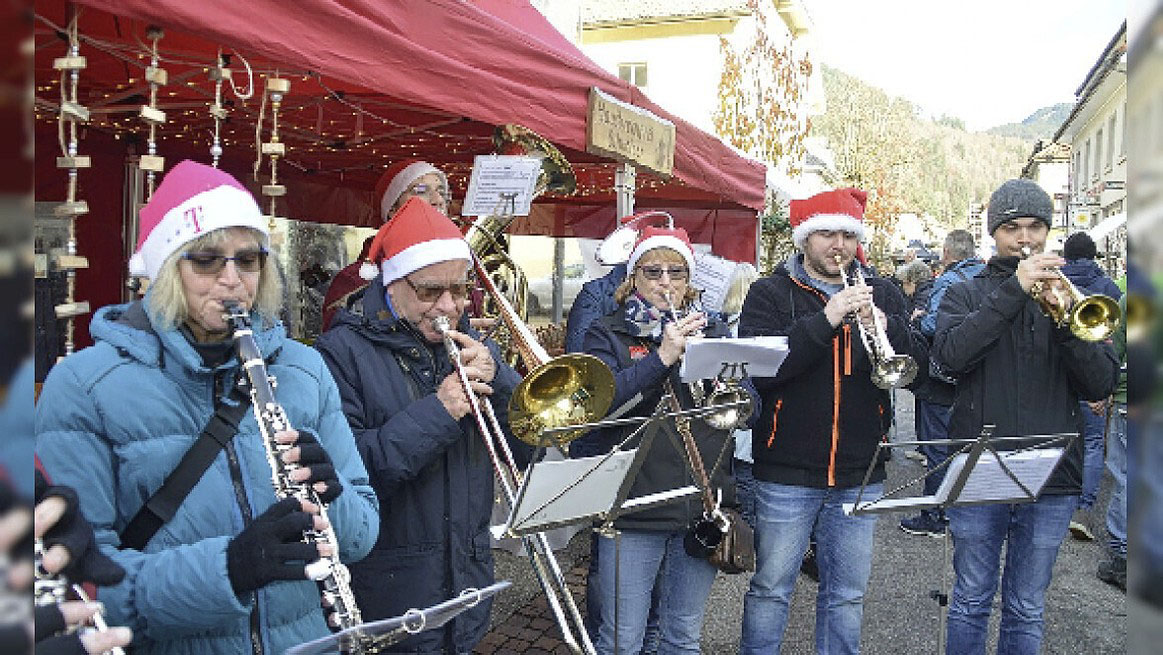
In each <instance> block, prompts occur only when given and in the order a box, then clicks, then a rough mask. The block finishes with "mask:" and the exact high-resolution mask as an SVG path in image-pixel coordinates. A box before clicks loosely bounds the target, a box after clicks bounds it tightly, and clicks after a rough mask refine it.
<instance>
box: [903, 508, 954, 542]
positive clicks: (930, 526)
mask: <svg viewBox="0 0 1163 655" xmlns="http://www.w3.org/2000/svg"><path fill="white" fill-rule="evenodd" d="M901 530H904V531H905V532H907V533H909V534H915V535H917V536H921V537H933V538H935V539H940V538H941V537H944V536H945V522H944V521H942V520H941V518H940V517H938V516H935V515H933V514H930V513H929V512H921V513H920V514H918V515H917V516H914V517H913V518H911V519H901Z"/></svg>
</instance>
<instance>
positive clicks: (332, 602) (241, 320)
mask: <svg viewBox="0 0 1163 655" xmlns="http://www.w3.org/2000/svg"><path fill="white" fill-rule="evenodd" d="M223 309H225V310H226V311H225V313H224V314H223V317H224V318H225V319H226V322H227V324H228V325H230V328H231V331H232V338H233V339H234V344H235V347H236V348H237V350H238V358H239V360H240V361H241V362H242V368H243V370H244V371H245V372H246V381H247V382H248V383H249V386H250V399H251V404H252V406H253V409H254V417H255V420H256V421H257V422H258V429H259V434H261V435H262V441H263V449H264V450H265V451H266V456H267V463H268V464H269V465H270V467H271V481H272V482H273V483H274V487H275V495H276V496H278V497H279V498H280V499H283V498H290V497H295V498H299V499H301V500H306V501H307V502H309V503H311V504H313V505H316V506H318V507H319V515H320V516H321V517H322V518H323V520H324V521H326V522H327V528H326V529H324V530H307V531H306V532H304V533H303V541H304V542H305V543H308V544H312V545H319V544H328V545H330V546H331V553H332V554H331V555H330V556H327V557H321V558H320V559H318V560H316V561H314V562H311V563H310V564H308V565H307V577H308V578H310V579H311V580H314V581H315V583H316V584H318V585H319V592H320V594H321V596H322V598H323V604H324V606H325V607H326V608H328V609H329V610H330V611H331V612H332V616H333V617H334V619H335V621H336V625H329V627H330V628H332V629H333V630H341V631H342V630H347V629H349V628H355V627H358V626H359V625H361V624H362V623H363V618H362V616H361V615H360V612H359V608H358V607H357V606H356V604H355V595H354V594H353V593H352V591H351V573H349V572H348V570H347V566H346V565H344V564H343V563H342V562H340V561H339V541H338V539H336V537H335V529H334V528H332V527H331V522H330V521H328V519H327V508H326V506H324V504H323V502H322V501H320V500H319V495H318V494H317V493H315V490H314V489H312V488H311V485H310V484H308V483H306V482H296V481H294V480H291V472H292V471H294V470H295V469H297V468H298V464H287V463H285V462H283V460H282V455H283V453H284V452H286V451H288V450H290V449H291V448H293V447H294V446H293V445H289V444H280V443H278V442H276V441H275V434H277V433H279V432H283V431H285V430H288V429H290V428H291V425H290V422H289V421H288V420H287V413H286V411H285V410H284V409H283V406H282V405H280V404H279V403H278V401H277V400H275V392H274V385H275V381H274V379H273V378H272V377H271V376H270V375H268V374H267V368H266V363H265V362H264V361H263V357H262V353H261V352H260V351H259V348H258V344H257V343H256V342H255V340H254V331H253V330H252V329H251V324H250V315H249V314H248V313H247V311H246V310H245V309H243V308H242V306H241V305H238V304H237V303H232V302H226V303H223ZM383 647H384V644H380V643H378V640H376V639H374V638H372V637H370V636H367V635H364V634H362V633H359V632H356V633H355V634H354V635H352V636H351V638H350V641H348V642H347V643H345V644H343V647H342V648H341V652H344V653H353V654H358V655H366V654H371V653H377V652H379V651H380V649H381V648H383Z"/></svg>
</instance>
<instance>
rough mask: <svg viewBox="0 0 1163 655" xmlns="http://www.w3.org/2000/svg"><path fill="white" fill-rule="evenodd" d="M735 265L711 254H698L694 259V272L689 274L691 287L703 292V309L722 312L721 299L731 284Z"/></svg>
mask: <svg viewBox="0 0 1163 655" xmlns="http://www.w3.org/2000/svg"><path fill="white" fill-rule="evenodd" d="M736 266H737V264H736V263H735V262H733V261H731V260H729V259H723V258H722V257H719V256H718V255H712V254H711V253H709V252H708V253H700V254H699V255H698V256H697V257H695V270H694V273H692V274H691V286H693V287H694V288H696V289H701V290H702V292H703V296H702V301H703V309H704V310H705V311H710V312H718V311H722V310H723V298H725V297H726V295H727V286H728V285H729V284H731V274H732V273H734V272H735V267H736Z"/></svg>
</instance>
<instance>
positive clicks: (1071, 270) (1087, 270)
mask: <svg viewBox="0 0 1163 655" xmlns="http://www.w3.org/2000/svg"><path fill="white" fill-rule="evenodd" d="M1062 272H1063V273H1065V274H1066V277H1068V278H1070V279H1071V280H1072V281H1073V282H1074V283H1075V284H1077V285H1079V286H1083V287H1090V286H1092V285H1093V284H1094V283H1096V282H1098V281H1099V280H1100V279H1101V278H1104V277H1106V273H1104V272H1103V270H1102V268H1100V267H1099V265H1098V264H1097V263H1096V262H1095V261H1094V260H1093V259H1071V260H1069V261H1067V262H1066V265H1065V266H1063V267H1062Z"/></svg>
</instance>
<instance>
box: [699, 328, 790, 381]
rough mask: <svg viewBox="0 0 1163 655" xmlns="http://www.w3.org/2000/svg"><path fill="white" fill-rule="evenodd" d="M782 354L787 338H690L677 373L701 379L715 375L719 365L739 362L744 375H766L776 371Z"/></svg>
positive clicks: (760, 376) (768, 375)
mask: <svg viewBox="0 0 1163 655" xmlns="http://www.w3.org/2000/svg"><path fill="white" fill-rule="evenodd" d="M785 357H787V337H748V338H745V339H740V338H734V337H723V338H719V339H690V340H688V341H687V344H686V354H685V355H683V358H682V366H681V367H680V368H679V375H680V376H681V377H682V381H683V382H693V381H695V380H705V379H707V378H713V377H716V376H717V375H719V373H720V371H722V370H723V364H743V365H744V370H746V372H747V375H750V376H751V377H757V378H769V377H774V376H775V374H776V372H777V371H779V366H780V364H783V360H784V358H785ZM738 372H739V373H742V372H743V370H740V371H738Z"/></svg>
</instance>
